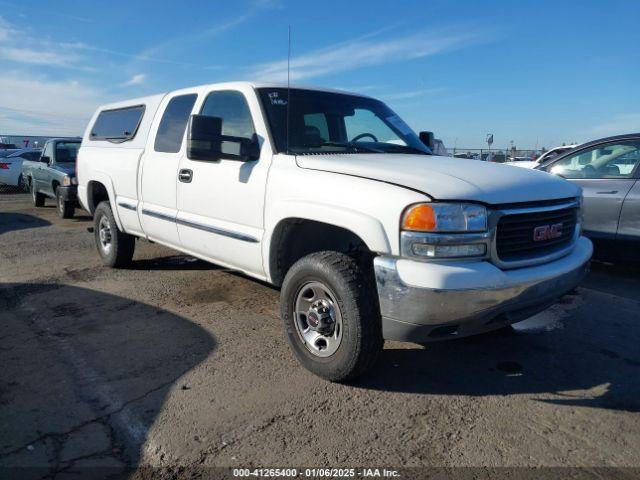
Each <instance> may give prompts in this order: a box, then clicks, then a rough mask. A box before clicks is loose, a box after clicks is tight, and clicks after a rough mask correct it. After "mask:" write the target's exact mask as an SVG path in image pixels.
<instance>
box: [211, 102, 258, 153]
mask: <svg viewBox="0 0 640 480" xmlns="http://www.w3.org/2000/svg"><path fill="white" fill-rule="evenodd" d="M200 113H201V114H202V115H208V116H211V117H220V118H222V135H226V136H231V137H242V138H252V137H253V135H255V133H256V131H255V128H254V126H253V120H252V118H251V111H250V110H249V105H248V104H247V100H246V99H245V98H244V95H243V94H242V93H241V92H238V91H235V90H222V91H219V92H211V93H210V94H209V95H208V96H207V99H206V100H205V101H204V105H203V106H202V110H201V112H200ZM222 152H223V153H228V154H232V155H238V154H239V153H240V144H239V143H237V142H225V141H223V142H222Z"/></svg>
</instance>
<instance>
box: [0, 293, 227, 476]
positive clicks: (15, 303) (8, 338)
mask: <svg viewBox="0 0 640 480" xmlns="http://www.w3.org/2000/svg"><path fill="white" fill-rule="evenodd" d="M0 337H1V338H2V346H1V348H0V365H2V369H1V370H2V373H1V374H0V405H1V408H0V438H2V441H1V442H0V469H2V468H3V467H4V468H10V469H12V468H15V467H25V466H28V467H37V468H38V469H41V470H42V472H41V473H43V475H50V476H52V475H53V476H55V474H56V472H69V473H76V474H78V473H80V474H82V473H83V472H84V473H86V470H83V468H84V467H82V465H83V464H84V465H86V464H87V462H89V463H91V462H94V464H95V465H107V466H109V467H110V468H116V470H117V469H118V468H122V469H124V468H125V466H135V465H137V464H138V462H139V460H140V459H141V457H142V456H143V455H144V454H145V452H146V453H148V454H150V455H153V454H155V453H156V452H155V451H152V447H151V446H150V445H148V444H147V443H148V434H149V431H150V429H151V427H152V426H153V424H154V422H155V421H156V420H157V418H158V415H159V413H160V411H161V410H162V407H163V405H164V403H165V401H166V400H167V395H168V393H169V391H170V390H172V389H173V391H174V393H173V395H177V396H179V395H181V394H184V392H186V391H187V390H188V389H189V387H188V386H187V385H186V384H185V383H186V382H188V380H187V379H185V378H184V376H185V374H187V373H188V372H189V371H190V370H191V369H193V368H194V367H196V366H197V365H198V364H199V363H201V362H202V361H203V360H205V359H206V358H207V357H208V356H209V355H210V353H211V352H212V351H213V350H214V349H215V348H216V341H215V339H214V338H213V337H212V335H211V334H210V333H208V332H207V331H206V330H204V329H202V328H201V327H199V326H197V325H195V324H194V323H192V322H190V321H189V320H187V319H185V318H182V317H180V316H177V315H175V314H173V313H170V312H168V311H165V310H162V309H160V308H157V307H153V306H150V305H146V304H143V303H140V302H137V301H135V300H131V299H128V298H124V297H119V296H116V295H110V294H106V293H101V292H97V291H93V290H89V289H85V288H79V287H75V286H67V285H61V284H47V283H43V284H3V285H0ZM159 366H161V368H159ZM16 470H17V471H16ZM16 470H14V473H19V472H20V470H19V468H17V469H16ZM25 473H26V472H25ZM18 476H20V475H18ZM80 476H82V475H80Z"/></svg>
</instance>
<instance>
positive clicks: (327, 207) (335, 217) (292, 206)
mask: <svg viewBox="0 0 640 480" xmlns="http://www.w3.org/2000/svg"><path fill="white" fill-rule="evenodd" d="M291 218H299V219H303V220H313V221H317V222H323V223H328V224H330V225H335V226H336V227H341V228H344V229H345V230H349V231H351V232H353V233H354V234H356V235H357V236H358V237H360V238H361V239H362V241H363V242H364V243H365V245H366V246H367V248H369V250H371V251H372V252H377V253H391V245H390V243H389V238H388V236H387V233H386V231H385V229H384V226H383V225H382V223H381V222H380V220H378V219H377V218H375V217H372V216H371V215H368V214H366V213H364V212H360V211H357V210H353V209H349V208H346V207H341V206H340V207H339V206H336V205H331V204H322V203H317V202H306V201H301V200H287V199H283V200H279V201H277V202H276V203H275V204H274V205H273V206H272V207H271V208H270V209H269V214H268V215H267V218H266V219H265V236H264V241H263V242H262V258H263V263H264V267H265V271H266V272H267V274H268V275H270V272H269V255H270V248H271V241H272V238H273V234H274V232H275V231H276V227H277V226H278V224H279V223H280V222H282V221H283V220H287V219H291Z"/></svg>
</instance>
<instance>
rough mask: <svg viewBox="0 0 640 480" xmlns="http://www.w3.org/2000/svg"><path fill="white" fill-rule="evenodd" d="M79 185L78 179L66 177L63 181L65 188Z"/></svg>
mask: <svg viewBox="0 0 640 480" xmlns="http://www.w3.org/2000/svg"><path fill="white" fill-rule="evenodd" d="M77 184H78V179H77V178H76V177H69V176H66V177H64V178H63V179H62V185H63V186H65V187H68V186H70V185H77Z"/></svg>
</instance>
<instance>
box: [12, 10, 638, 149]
mask: <svg viewBox="0 0 640 480" xmlns="http://www.w3.org/2000/svg"><path fill="white" fill-rule="evenodd" d="M288 25H291V27H292V38H293V45H292V78H293V80H294V82H295V83H298V84H305V85H306V84H308V85H318V86H327V87H334V88H342V89H348V90H352V91H356V92H362V93H366V94H368V95H372V96H375V97H379V98H381V99H383V100H385V101H386V102H387V103H388V104H389V105H390V106H391V107H392V108H393V109H394V110H396V111H397V112H398V113H399V114H400V115H401V116H402V117H403V118H405V120H407V122H408V123H409V124H410V125H411V126H412V127H414V129H415V130H433V131H434V132H435V133H436V137H439V138H442V139H443V140H444V142H445V144H446V145H447V146H448V147H453V146H454V145H457V147H459V148H464V147H466V148H480V147H482V146H484V143H483V142H484V139H485V136H486V134H487V133H489V132H491V133H493V134H494V136H495V144H494V148H495V147H498V148H504V147H506V146H508V145H509V142H510V141H511V140H513V141H514V143H515V144H516V146H518V147H520V148H533V147H535V146H536V145H538V146H539V147H542V146H546V147H550V146H553V145H556V144H561V143H563V142H573V141H585V140H589V139H592V138H595V137H599V136H605V135H612V134H616V133H627V132H630V131H639V130H640V89H639V88H638V82H639V79H640V2H638V1H637V0H627V1H618V0H609V1H607V2H602V1H579V2H578V1H572V2H570V1H561V0H558V1H540V0H538V1H490V0H486V1H471V0H463V1H444V0H435V1H430V0H423V1H417V0H395V1H393V2H382V1H380V2H375V1H371V0H369V1H359V0H358V1H345V0H340V1H334V0H323V1H314V2H307V1H303V0H298V1H294V0H235V1H233V2H230V1H228V2H222V1H208V2H207V1H182V2H169V1H163V2H158V1H137V2H131V1H127V2H124V1H115V0H112V1H110V2H104V1H103V2H89V1H77V2H75V1H74V2H72V1H62V0H60V1H57V2H55V3H54V2H51V1H30V0H17V1H6V2H5V1H2V0H0V62H1V65H2V72H3V73H2V75H0V134H13V133H16V134H34V135H35V134H45V135H56V134H80V133H82V131H83V129H84V127H85V124H86V121H87V119H88V118H89V116H90V115H91V113H92V112H93V110H94V109H95V107H96V106H97V105H98V104H100V103H104V102H107V101H113V100H122V99H126V98H130V97H135V96H141V95H148V94H152V93H158V92H163V91H167V90H171V89H175V88H179V87H185V86H191V85H198V84H203V83H214V82H218V81H228V80H252V79H253V80H264V81H269V80H283V79H284V78H286V77H285V76H286V56H287V27H288Z"/></svg>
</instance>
